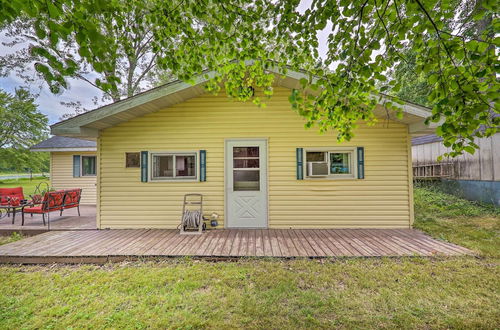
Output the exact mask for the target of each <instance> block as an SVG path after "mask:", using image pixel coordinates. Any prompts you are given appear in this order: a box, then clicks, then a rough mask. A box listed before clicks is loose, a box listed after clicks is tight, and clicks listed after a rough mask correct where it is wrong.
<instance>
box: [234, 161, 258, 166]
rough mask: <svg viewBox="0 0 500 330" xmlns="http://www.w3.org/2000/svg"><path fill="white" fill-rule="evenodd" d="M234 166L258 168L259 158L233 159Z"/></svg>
mask: <svg viewBox="0 0 500 330" xmlns="http://www.w3.org/2000/svg"><path fill="white" fill-rule="evenodd" d="M233 166H234V168H259V159H234V160H233Z"/></svg>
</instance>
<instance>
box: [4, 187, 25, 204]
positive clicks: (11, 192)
mask: <svg viewBox="0 0 500 330" xmlns="http://www.w3.org/2000/svg"><path fill="white" fill-rule="evenodd" d="M7 197H8V198H12V197H16V198H18V199H19V200H22V199H24V194H23V187H16V188H0V203H1V204H3V205H5V204H8V202H7Z"/></svg>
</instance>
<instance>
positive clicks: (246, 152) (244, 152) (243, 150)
mask: <svg viewBox="0 0 500 330" xmlns="http://www.w3.org/2000/svg"><path fill="white" fill-rule="evenodd" d="M233 157H234V158H238V157H259V147H233Z"/></svg>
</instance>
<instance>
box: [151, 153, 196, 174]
mask: <svg viewBox="0 0 500 330" xmlns="http://www.w3.org/2000/svg"><path fill="white" fill-rule="evenodd" d="M151 160H152V161H151V167H152V168H151V180H157V181H160V180H196V179H197V176H198V173H197V171H196V168H197V153H196V152H192V153H190V152H188V153H153V154H151Z"/></svg>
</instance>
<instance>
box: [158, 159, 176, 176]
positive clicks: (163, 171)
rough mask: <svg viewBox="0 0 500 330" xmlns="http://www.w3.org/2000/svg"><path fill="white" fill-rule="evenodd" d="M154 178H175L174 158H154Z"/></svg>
mask: <svg viewBox="0 0 500 330" xmlns="http://www.w3.org/2000/svg"><path fill="white" fill-rule="evenodd" d="M153 177H154V178H173V177H174V156H170V155H169V156H153Z"/></svg>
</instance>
